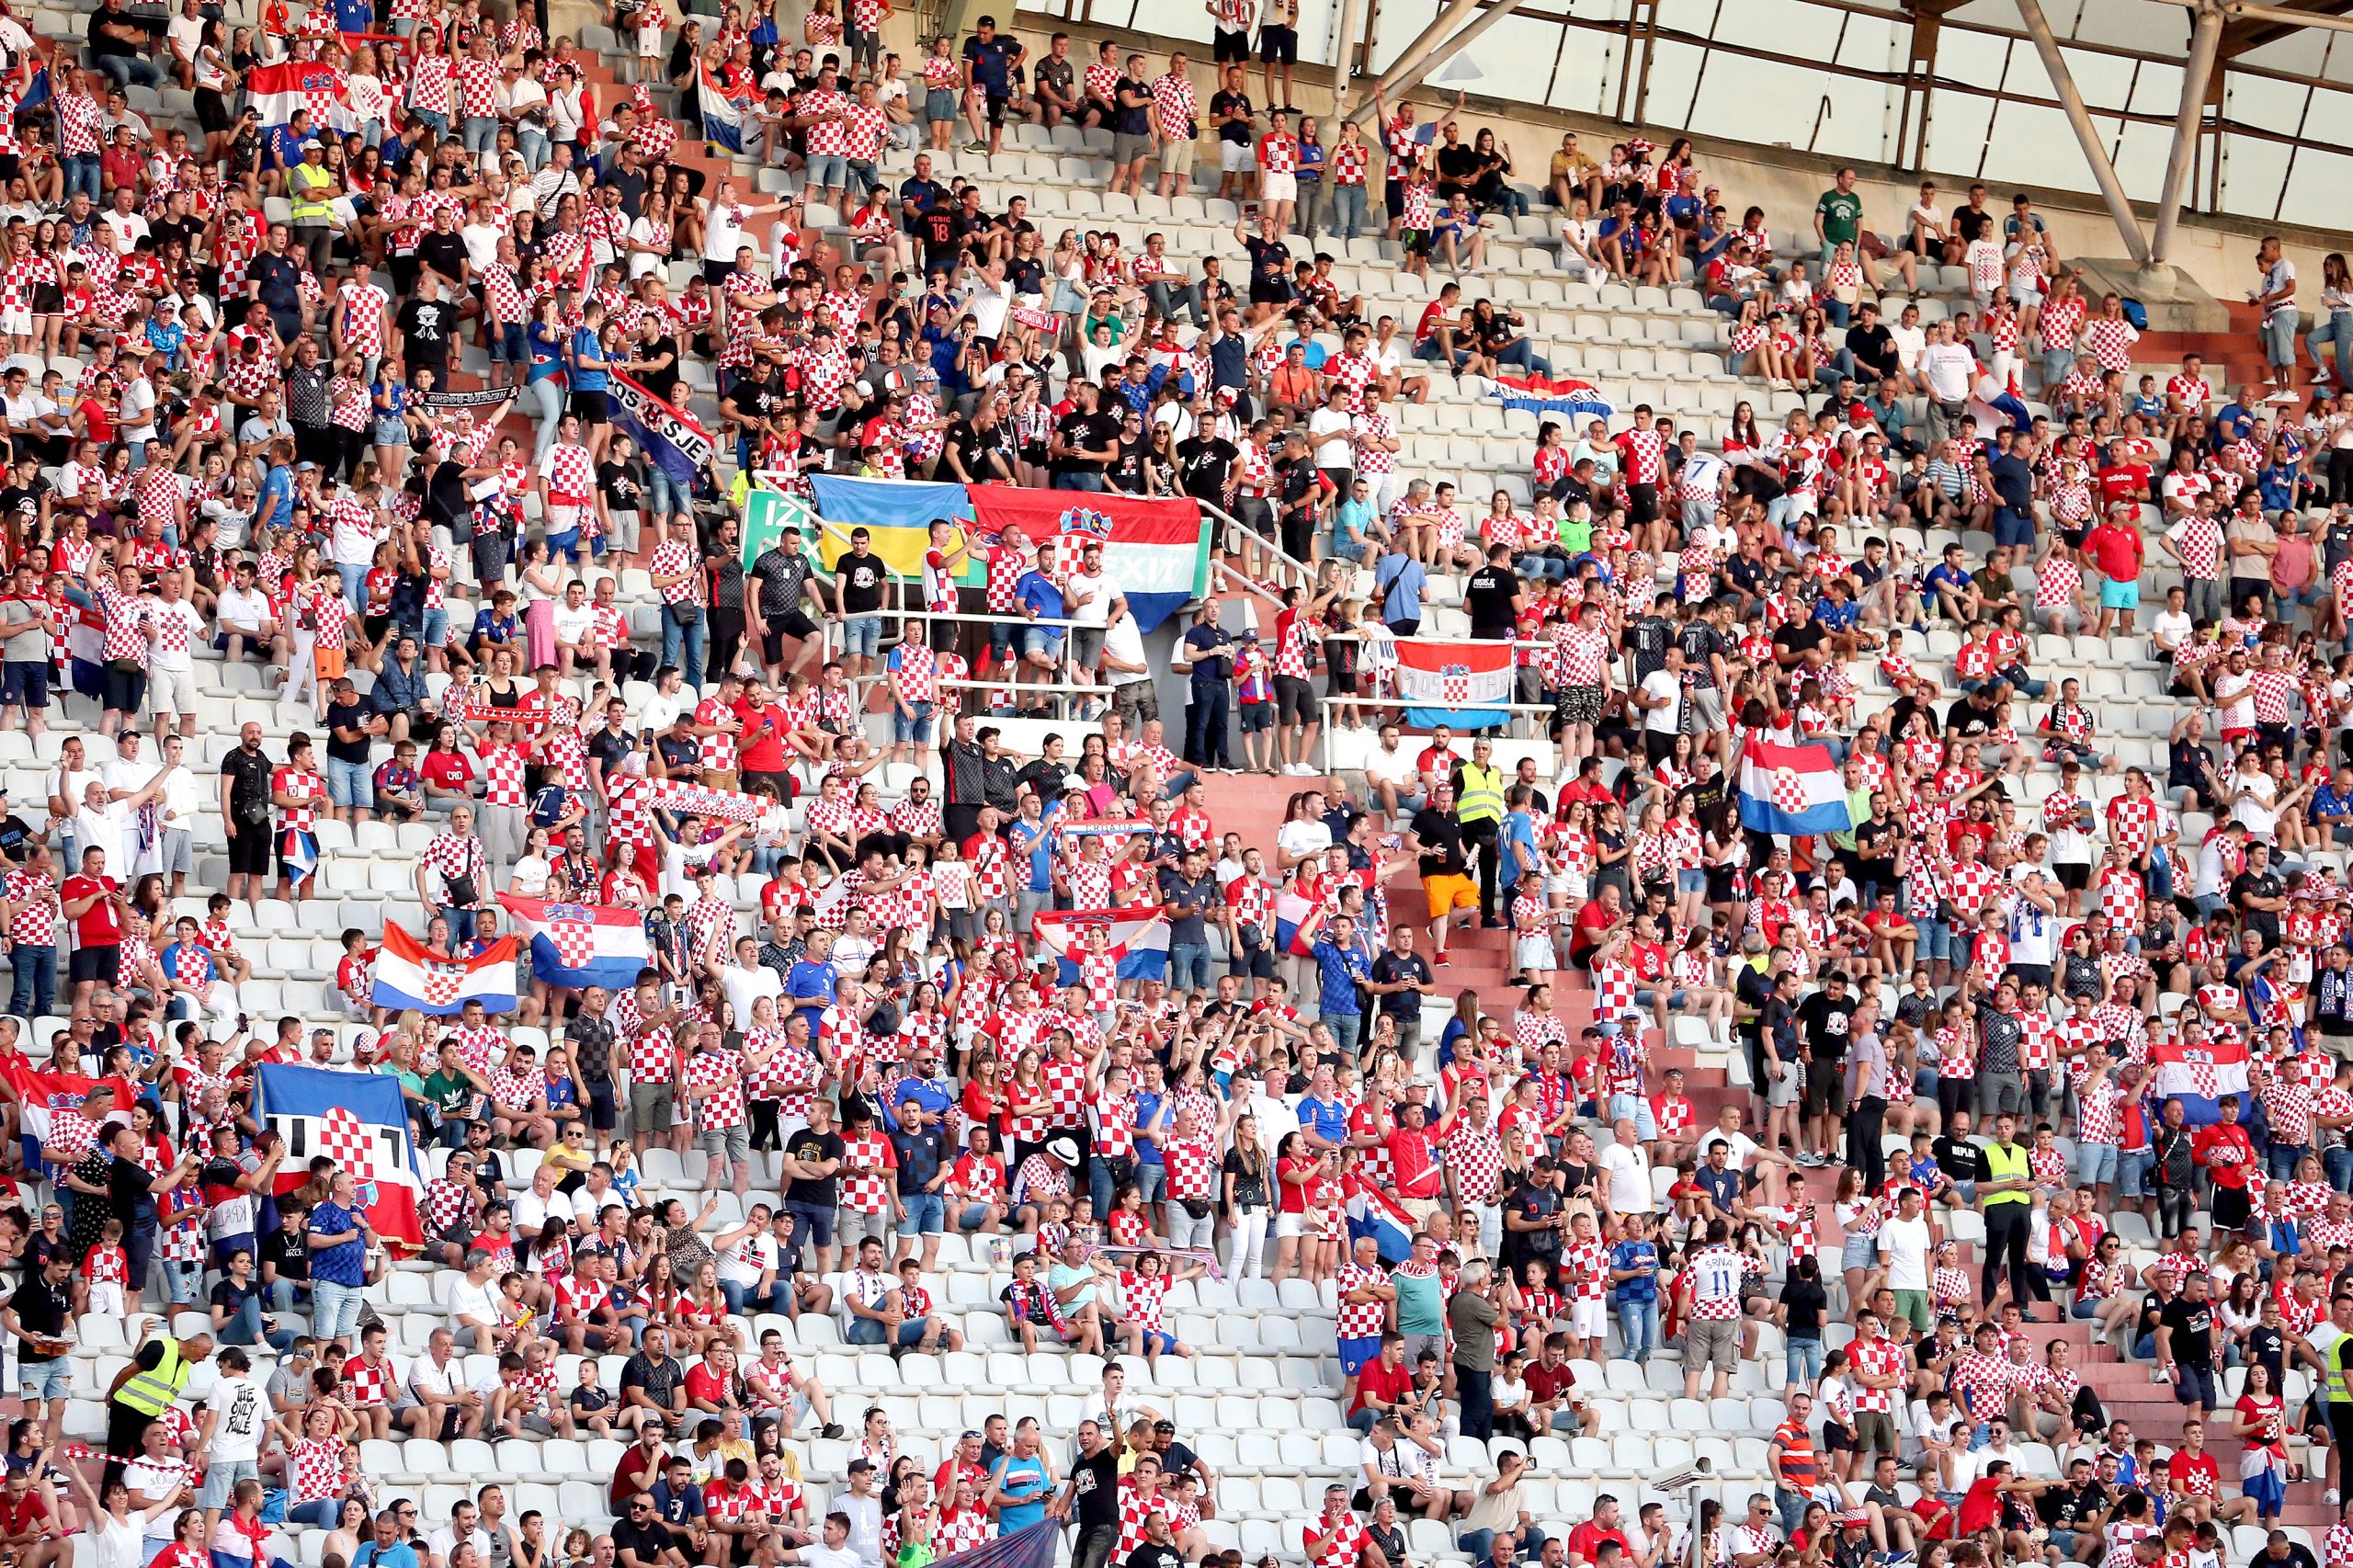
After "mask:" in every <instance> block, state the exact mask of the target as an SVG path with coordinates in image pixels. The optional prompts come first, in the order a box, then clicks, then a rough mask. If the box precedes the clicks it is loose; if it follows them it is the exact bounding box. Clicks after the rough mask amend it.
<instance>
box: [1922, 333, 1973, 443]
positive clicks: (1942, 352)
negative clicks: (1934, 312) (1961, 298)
mask: <svg viewBox="0 0 2353 1568" xmlns="http://www.w3.org/2000/svg"><path fill="white" fill-rule="evenodd" d="M1920 381H1921V383H1922V385H1923V386H1925V387H1926V388H1927V393H1928V439H1929V440H1931V441H1945V440H1949V439H1951V438H1952V436H1953V433H1954V431H1956V430H1957V429H1958V428H1960V425H1961V419H1962V418H1963V417H1964V416H1965V415H1967V414H1968V412H1969V393H1970V390H1971V389H1972V387H1973V386H1975V384H1976V381H1977V356H1976V355H1975V354H1974V353H1972V352H1971V350H1970V348H1969V346H1968V345H1967V344H1964V343H1956V342H1954V341H1953V336H1952V324H1951V323H1950V322H1938V323H1937V324H1935V325H1933V326H1931V327H1929V328H1928V344H1927V347H1925V348H1923V349H1921V350H1920Z"/></svg>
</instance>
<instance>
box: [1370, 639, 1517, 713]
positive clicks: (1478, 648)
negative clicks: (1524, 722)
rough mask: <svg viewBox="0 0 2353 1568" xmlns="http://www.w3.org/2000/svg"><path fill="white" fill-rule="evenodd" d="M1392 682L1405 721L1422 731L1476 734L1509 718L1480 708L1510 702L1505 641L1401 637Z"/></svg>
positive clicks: (1508, 651)
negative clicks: (1436, 729)
mask: <svg viewBox="0 0 2353 1568" xmlns="http://www.w3.org/2000/svg"><path fill="white" fill-rule="evenodd" d="M1396 679H1397V695H1398V696H1399V697H1400V698H1402V699H1404V701H1405V703H1406V705H1407V708H1406V722H1408V723H1410V724H1415V725H1418V726H1420V727H1421V728H1423V729H1428V728H1430V727H1431V726H1433V725H1437V724H1446V725H1449V726H1450V727H1452V728H1455V729H1481V728H1484V727H1487V726H1489V725H1495V724H1501V723H1503V722H1506V720H1508V719H1509V718H1510V717H1511V715H1510V714H1509V713H1508V712H1507V711H1506V710H1504V709H1503V708H1502V707H1486V706H1483V705H1484V704H1488V703H1497V704H1501V703H1508V702H1509V701H1510V700H1511V699H1512V685H1513V680H1514V676H1513V673H1512V645H1511V644H1510V643H1509V642H1452V641H1441V640H1439V639H1437V638H1429V637H1401V638H1399V639H1397V666H1396Z"/></svg>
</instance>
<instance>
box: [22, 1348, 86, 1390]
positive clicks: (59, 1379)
mask: <svg viewBox="0 0 2353 1568" xmlns="http://www.w3.org/2000/svg"><path fill="white" fill-rule="evenodd" d="M72 1392H74V1358H73V1357H71V1356H60V1357H59V1358H57V1359H56V1360H54V1361H22V1362H19V1363H17V1397H18V1398H20V1399H64V1398H66V1397H68V1396H69V1395H71V1394H72Z"/></svg>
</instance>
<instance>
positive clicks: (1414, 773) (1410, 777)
mask: <svg viewBox="0 0 2353 1568" xmlns="http://www.w3.org/2000/svg"><path fill="white" fill-rule="evenodd" d="M1364 782H1365V788H1366V789H1367V790H1369V791H1370V793H1371V795H1372V797H1373V799H1374V800H1375V801H1377V802H1378V803H1379V804H1380V806H1381V814H1382V815H1383V816H1386V817H1388V818H1390V819H1392V821H1393V820H1394V819H1395V818H1396V817H1397V816H1398V815H1399V814H1400V813H1401V812H1417V811H1420V810H1421V809H1422V807H1423V806H1424V805H1425V804H1427V801H1428V796H1427V793H1426V792H1425V791H1424V790H1423V789H1422V778H1421V772H1420V769H1419V767H1417V765H1416V764H1415V759H1414V754H1413V753H1412V752H1409V751H1407V750H1406V749H1405V747H1404V744H1402V741H1401V739H1400V736H1399V733H1398V729H1397V726H1396V725H1394V724H1383V725H1381V744H1379V745H1377V746H1375V747H1374V748H1373V749H1372V752H1371V754H1370V756H1367V757H1366V758H1365V759H1364Z"/></svg>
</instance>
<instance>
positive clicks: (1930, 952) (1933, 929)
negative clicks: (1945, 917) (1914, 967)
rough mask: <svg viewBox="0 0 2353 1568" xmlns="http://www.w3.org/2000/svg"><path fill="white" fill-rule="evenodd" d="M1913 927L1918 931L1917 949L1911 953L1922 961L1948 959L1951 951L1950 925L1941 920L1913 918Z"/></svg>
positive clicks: (1930, 961)
mask: <svg viewBox="0 0 2353 1568" xmlns="http://www.w3.org/2000/svg"><path fill="white" fill-rule="evenodd" d="M1912 925H1913V927H1914V929H1915V930H1917V931H1918V932H1919V933H1920V947H1919V950H1918V951H1917V952H1916V953H1915V954H1914V955H1913V957H1914V958H1915V959H1916V960H1918V961H1920V962H1922V963H1933V962H1934V961H1936V960H1938V959H1948V960H1949V959H1950V958H1951V957H1952V953H1953V942H1952V927H1951V926H1948V925H1946V924H1945V923H1944V922H1943V921H1941V920H1916V919H1915V920H1914V921H1913V922H1912Z"/></svg>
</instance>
